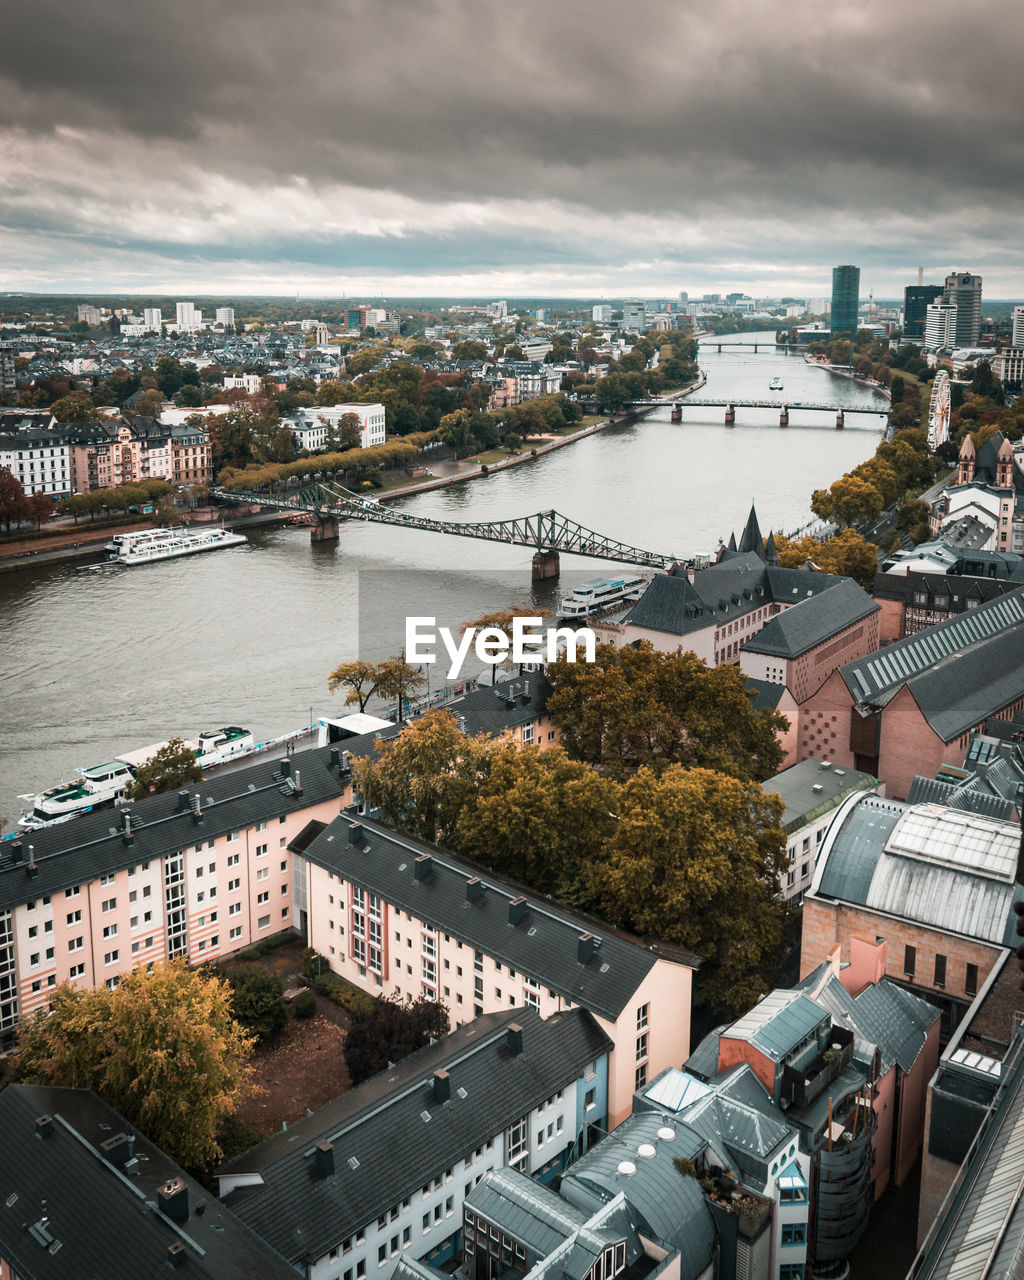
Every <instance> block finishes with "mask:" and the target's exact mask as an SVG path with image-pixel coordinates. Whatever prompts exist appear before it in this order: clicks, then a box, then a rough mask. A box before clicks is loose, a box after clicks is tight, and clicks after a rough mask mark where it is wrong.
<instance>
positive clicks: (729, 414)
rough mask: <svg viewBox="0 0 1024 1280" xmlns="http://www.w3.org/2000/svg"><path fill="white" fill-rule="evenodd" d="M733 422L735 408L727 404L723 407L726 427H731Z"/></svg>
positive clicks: (734, 419)
mask: <svg viewBox="0 0 1024 1280" xmlns="http://www.w3.org/2000/svg"><path fill="white" fill-rule="evenodd" d="M735 422H736V407H735V405H731V404H727V405H726V406H725V425H726V426H727V427H731V426H733V425H734V423H735Z"/></svg>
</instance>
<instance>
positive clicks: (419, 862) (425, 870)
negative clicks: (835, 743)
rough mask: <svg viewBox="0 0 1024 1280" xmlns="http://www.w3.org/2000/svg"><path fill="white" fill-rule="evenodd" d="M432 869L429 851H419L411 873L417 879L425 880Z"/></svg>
mask: <svg viewBox="0 0 1024 1280" xmlns="http://www.w3.org/2000/svg"><path fill="white" fill-rule="evenodd" d="M433 870H434V859H433V858H432V857H431V856H430V854H429V853H421V854H420V856H419V857H418V858H417V859H416V861H415V863H414V864H413V873H414V874H415V876H416V879H417V880H426V879H427V877H428V876H429V875H430V874H431V872H432V871H433Z"/></svg>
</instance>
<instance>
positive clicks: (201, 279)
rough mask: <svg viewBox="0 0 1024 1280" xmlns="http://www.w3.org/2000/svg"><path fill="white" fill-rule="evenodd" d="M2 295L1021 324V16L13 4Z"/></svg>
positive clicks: (529, 5)
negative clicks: (960, 315) (344, 300)
mask: <svg viewBox="0 0 1024 1280" xmlns="http://www.w3.org/2000/svg"><path fill="white" fill-rule="evenodd" d="M4 15H5V16H4V18H3V25H2V28H0V289H5V290H10V289H25V290H31V291H41V292H45V291H61V290H67V291H112V290H118V291H128V292H172V293H173V292H178V291H186V290H188V291H191V292H194V293H223V292H237V293H250V294H252V293H283V294H287V293H295V292H301V293H303V294H321V295H323V294H330V295H336V294H341V293H345V294H349V295H353V294H355V295H361V296H365V297H371V296H372V295H374V294H379V293H384V294H389V295H392V296H395V295H401V294H405V295H424V294H444V295H480V294H484V295H490V296H495V297H504V296H512V297H514V296H522V295H531V294H532V295H547V296H554V295H582V296H602V295H604V296H610V297H611V296H624V295H629V294H636V295H648V296H658V295H663V296H671V295H673V294H674V293H676V292H677V291H678V290H680V289H688V290H689V291H690V293H691V294H692V293H694V292H695V291H696V292H698V293H699V292H702V291H704V290H712V289H713V290H715V291H718V290H723V291H724V290H730V289H743V290H746V291H748V292H750V293H754V294H763V293H771V294H777V293H791V294H795V295H798V296H805V295H810V296H816V295H821V294H824V293H827V292H828V291H829V289H830V280H831V276H830V270H831V267H832V266H833V265H834V264H836V263H843V262H853V263H857V264H859V265H860V266H861V268H862V271H861V284H862V291H863V292H864V293H865V294H866V293H867V291H868V289H870V288H873V289H874V291H875V293H876V295H879V296H885V295H887V294H888V295H890V296H891V295H893V294H894V293H896V291H897V290H902V287H903V285H904V284H906V283H909V282H912V281H913V280H914V279H916V274H915V273H916V269H917V267H918V266H919V265H920V266H923V267H924V268H925V272H926V279H930V280H937V279H939V278H940V277H941V276H942V275H944V274H945V273H946V272H947V271H948V270H950V269H954V268H955V269H960V270H972V271H976V272H979V273H981V274H982V275H983V276H984V279H985V295H986V296H987V297H1004V298H1005V297H1024V236H1022V234H1021V228H1022V226H1024V219H1022V214H1024V207H1022V206H1024V145H1022V139H1024V132H1022V129H1021V106H1022V99H1024V93H1022V90H1021V59H1020V48H1019V40H1018V38H1017V33H1018V32H1019V18H1020V8H1019V3H1018V0H987V3H986V4H984V5H983V6H980V7H978V8H973V7H972V6H968V5H965V4H963V3H962V0H957V3H951V2H950V0H900V2H899V3H893V0H858V2H857V3H849V2H848V0H283V2H282V0H175V3H173V4H170V3H156V2H155V0H133V2H132V3H125V0H90V3H88V4H82V3H77V2H76V0H8V3H7V4H6V5H5V6H4Z"/></svg>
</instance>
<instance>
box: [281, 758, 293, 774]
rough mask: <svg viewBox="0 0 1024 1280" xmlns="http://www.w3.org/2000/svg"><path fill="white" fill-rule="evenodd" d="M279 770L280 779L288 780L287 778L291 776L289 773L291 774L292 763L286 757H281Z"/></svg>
mask: <svg viewBox="0 0 1024 1280" xmlns="http://www.w3.org/2000/svg"><path fill="white" fill-rule="evenodd" d="M280 768H281V777H282V778H288V777H290V776H291V772H292V762H291V761H290V760H289V759H288V757H287V756H282V757H281V765H280Z"/></svg>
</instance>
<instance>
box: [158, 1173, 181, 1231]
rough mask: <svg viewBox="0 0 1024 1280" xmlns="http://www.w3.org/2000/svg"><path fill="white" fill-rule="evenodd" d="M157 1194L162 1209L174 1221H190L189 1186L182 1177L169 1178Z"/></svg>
mask: <svg viewBox="0 0 1024 1280" xmlns="http://www.w3.org/2000/svg"><path fill="white" fill-rule="evenodd" d="M156 1194H157V1197H158V1203H159V1205H160V1208H161V1210H162V1211H163V1212H164V1213H165V1214H166V1215H167V1217H168V1218H170V1220H171V1221H172V1222H177V1223H178V1224H179V1225H180V1224H182V1223H185V1222H188V1187H187V1185H186V1184H185V1182H184V1181H183V1180H182V1179H181V1178H169V1179H168V1180H167V1181H166V1182H165V1183H163V1184H162V1186H160V1187H159V1188H158V1189H157V1193H156Z"/></svg>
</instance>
